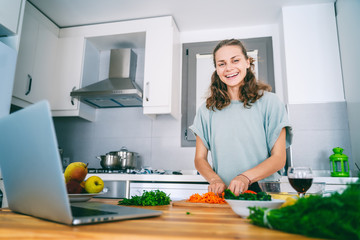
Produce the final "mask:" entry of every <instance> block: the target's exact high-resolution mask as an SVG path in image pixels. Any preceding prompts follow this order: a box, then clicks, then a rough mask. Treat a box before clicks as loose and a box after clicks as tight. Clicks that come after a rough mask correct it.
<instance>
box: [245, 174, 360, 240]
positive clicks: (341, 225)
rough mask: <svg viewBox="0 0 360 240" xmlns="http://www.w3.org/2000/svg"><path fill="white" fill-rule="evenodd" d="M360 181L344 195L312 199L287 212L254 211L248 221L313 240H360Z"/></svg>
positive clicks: (336, 194) (310, 197) (273, 210)
mask: <svg viewBox="0 0 360 240" xmlns="http://www.w3.org/2000/svg"><path fill="white" fill-rule="evenodd" d="M359 181H360V180H358V182H357V183H356V184H350V185H348V187H347V188H346V189H345V190H344V192H343V193H341V194H339V193H334V194H332V195H330V196H328V197H322V196H314V195H311V196H309V197H306V198H300V199H299V200H298V201H297V202H296V203H295V204H294V205H291V206H287V207H284V208H279V209H271V210H267V209H266V208H258V207H250V208H249V209H250V216H249V217H248V218H249V219H250V220H251V222H252V223H253V224H255V225H258V226H262V227H268V228H273V229H277V230H281V231H285V232H289V233H296V234H303V235H306V236H309V237H316V238H330V239H344V240H345V239H346V240H348V239H352V240H360V182H359ZM264 214H266V218H265V220H264ZM264 221H265V222H264Z"/></svg>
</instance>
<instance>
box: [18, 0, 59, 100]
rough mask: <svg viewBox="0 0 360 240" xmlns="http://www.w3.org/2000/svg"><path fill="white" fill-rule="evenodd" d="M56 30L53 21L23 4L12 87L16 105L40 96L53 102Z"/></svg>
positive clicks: (37, 98) (30, 6)
mask: <svg viewBox="0 0 360 240" xmlns="http://www.w3.org/2000/svg"><path fill="white" fill-rule="evenodd" d="M58 32H59V29H58V28H57V27H56V26H55V25H54V24H53V23H51V22H50V21H49V20H48V19H47V18H45V17H44V16H43V15H42V14H40V13H39V12H38V11H37V10H36V9H35V8H34V7H33V6H32V5H30V4H29V3H26V7H25V13H24V21H23V26H22V31H21V37H20V47H19V53H18V60H17V66H16V73H15V82H14V90H13V103H14V104H15V105H18V106H20V107H25V106H27V105H29V104H31V103H35V102H37V101H40V100H43V99H47V100H49V102H50V104H51V105H53V102H54V100H55V99H54V98H53V92H56V89H54V88H52V87H53V83H54V77H53V74H54V67H55V57H56V51H57V39H58Z"/></svg>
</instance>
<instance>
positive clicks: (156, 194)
mask: <svg viewBox="0 0 360 240" xmlns="http://www.w3.org/2000/svg"><path fill="white" fill-rule="evenodd" d="M170 201H171V199H170V196H169V195H166V193H164V192H163V191H160V190H154V191H145V190H144V192H143V194H142V195H141V196H132V197H131V198H124V199H123V200H122V201H119V203H118V205H127V206H129V205H135V206H158V205H169V204H170Z"/></svg>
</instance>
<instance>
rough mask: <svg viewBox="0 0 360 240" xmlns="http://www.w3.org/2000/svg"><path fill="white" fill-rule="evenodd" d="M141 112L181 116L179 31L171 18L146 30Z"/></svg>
mask: <svg viewBox="0 0 360 240" xmlns="http://www.w3.org/2000/svg"><path fill="white" fill-rule="evenodd" d="M143 92H144V99H143V105H144V114H147V115H157V114H171V115H172V116H174V117H175V118H178V117H179V115H180V42H179V31H178V29H177V27H176V25H175V24H174V22H173V21H171V24H169V25H168V26H164V27H154V28H149V29H148V30H147V31H146V46H145V72H144V88H143Z"/></svg>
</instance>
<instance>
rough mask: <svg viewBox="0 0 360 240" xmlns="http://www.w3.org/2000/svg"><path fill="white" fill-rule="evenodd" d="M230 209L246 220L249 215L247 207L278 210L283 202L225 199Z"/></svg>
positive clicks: (276, 200)
mask: <svg viewBox="0 0 360 240" xmlns="http://www.w3.org/2000/svg"><path fill="white" fill-rule="evenodd" d="M226 202H227V203H228V204H229V205H230V207H231V209H232V210H233V211H234V212H235V213H236V214H237V215H239V216H240V217H242V218H247V217H248V216H249V215H250V209H249V207H264V208H278V207H280V206H281V205H282V204H283V203H284V202H285V201H284V200H280V199H272V200H271V201H253V200H230V199H226Z"/></svg>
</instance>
